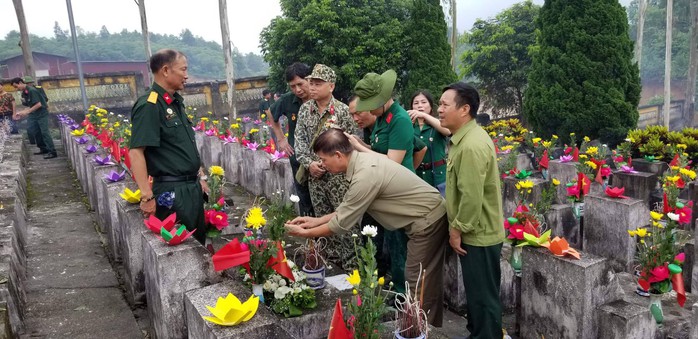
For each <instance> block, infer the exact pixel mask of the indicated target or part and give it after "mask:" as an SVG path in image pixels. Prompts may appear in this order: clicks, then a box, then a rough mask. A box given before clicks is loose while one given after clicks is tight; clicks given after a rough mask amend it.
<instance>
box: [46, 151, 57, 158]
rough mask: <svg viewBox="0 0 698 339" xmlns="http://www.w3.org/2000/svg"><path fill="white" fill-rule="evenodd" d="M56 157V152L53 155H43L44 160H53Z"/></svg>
mask: <svg viewBox="0 0 698 339" xmlns="http://www.w3.org/2000/svg"><path fill="white" fill-rule="evenodd" d="M57 156H58V154H56V152H53V153H46V155H44V159H53V158H55V157H57Z"/></svg>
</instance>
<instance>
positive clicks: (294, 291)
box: [293, 287, 303, 294]
mask: <svg viewBox="0 0 698 339" xmlns="http://www.w3.org/2000/svg"><path fill="white" fill-rule="evenodd" d="M301 291H303V290H301V288H300V287H296V288H294V289H293V293H294V294H296V293H301Z"/></svg>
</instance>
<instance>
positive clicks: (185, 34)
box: [179, 28, 196, 46]
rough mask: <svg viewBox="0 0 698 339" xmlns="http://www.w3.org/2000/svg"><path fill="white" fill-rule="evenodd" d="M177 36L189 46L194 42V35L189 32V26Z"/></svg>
mask: <svg viewBox="0 0 698 339" xmlns="http://www.w3.org/2000/svg"><path fill="white" fill-rule="evenodd" d="M179 37H180V38H181V39H182V42H184V43H185V44H187V45H189V46H193V45H194V43H195V42H196V38H195V37H194V34H192V33H191V31H190V30H189V28H186V29H184V30H183V31H182V33H181V34H180V35H179Z"/></svg>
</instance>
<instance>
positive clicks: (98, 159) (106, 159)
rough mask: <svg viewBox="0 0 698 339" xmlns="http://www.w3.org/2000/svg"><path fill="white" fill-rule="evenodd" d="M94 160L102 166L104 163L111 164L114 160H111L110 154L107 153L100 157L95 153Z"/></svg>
mask: <svg viewBox="0 0 698 339" xmlns="http://www.w3.org/2000/svg"><path fill="white" fill-rule="evenodd" d="M94 161H95V163H96V164H97V165H100V166H104V165H113V164H114V162H113V161H112V160H111V154H110V155H107V156H106V157H104V158H102V157H100V156H99V155H95V157H94Z"/></svg>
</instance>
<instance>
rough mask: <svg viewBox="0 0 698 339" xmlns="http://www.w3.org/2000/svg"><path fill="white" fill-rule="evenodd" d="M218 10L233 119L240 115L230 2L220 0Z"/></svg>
mask: <svg viewBox="0 0 698 339" xmlns="http://www.w3.org/2000/svg"><path fill="white" fill-rule="evenodd" d="M218 11H219V12H220V16H221V36H222V37H223V44H222V46H223V55H224V57H225V83H226V84H227V85H228V91H227V92H226V98H227V99H228V107H229V111H228V115H229V116H230V117H231V121H235V119H236V118H237V116H238V113H237V109H235V78H234V74H235V69H234V67H233V51H232V48H231V46H230V45H231V43H230V28H229V27H228V4H227V1H226V0H218Z"/></svg>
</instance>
